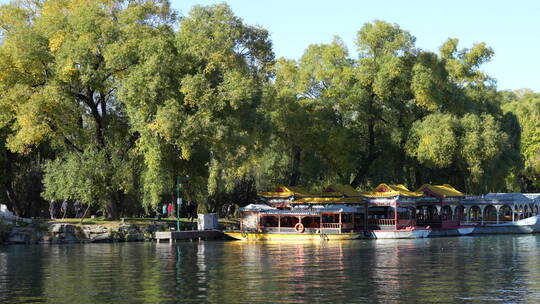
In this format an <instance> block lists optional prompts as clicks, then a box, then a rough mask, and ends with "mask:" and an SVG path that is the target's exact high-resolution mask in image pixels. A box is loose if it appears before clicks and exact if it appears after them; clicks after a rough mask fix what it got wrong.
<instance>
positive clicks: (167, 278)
mask: <svg viewBox="0 0 540 304" xmlns="http://www.w3.org/2000/svg"><path fill="white" fill-rule="evenodd" d="M539 249H540V236H532V235H527V236H482V237H462V238H436V239H424V240H376V241H366V240H358V241H342V242H339V241H338V242H305V243H302V242H281V243H280V242H240V241H238V242H235V241H232V242H193V243H191V242H182V243H177V244H174V245H172V246H171V245H169V244H153V243H122V244H86V245H60V246H29V247H25V246H10V247H2V248H0V289H1V290H2V291H3V292H0V302H1V303H36V302H46V303H113V302H114V303H313V302H316V303H317V302H335V303H344V302H347V303H471V302H474V303H493V302H495V303H497V302H500V303H532V302H540V270H539V269H540V265H539V264H540V263H539V260H540V259H539V258H540V256H539V255H540V253H539V252H540V251H539Z"/></svg>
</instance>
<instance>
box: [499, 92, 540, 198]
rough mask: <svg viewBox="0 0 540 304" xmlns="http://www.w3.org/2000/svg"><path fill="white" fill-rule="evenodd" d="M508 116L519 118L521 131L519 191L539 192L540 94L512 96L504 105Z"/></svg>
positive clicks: (525, 93) (517, 177) (516, 94)
mask: <svg viewBox="0 0 540 304" xmlns="http://www.w3.org/2000/svg"><path fill="white" fill-rule="evenodd" d="M503 109H504V111H505V112H506V113H507V114H511V115H514V116H515V117H517V120H518V122H519V127H520V130H519V131H521V132H520V133H519V135H520V136H519V137H518V138H517V140H518V144H519V146H520V147H521V149H520V154H521V157H522V159H523V164H522V167H517V168H516V169H517V170H516V172H515V174H514V176H513V177H514V179H515V180H516V181H515V182H516V183H517V185H518V187H519V189H516V190H517V191H524V192H538V191H539V189H540V125H539V123H538V122H539V121H540V94H538V93H534V92H532V91H529V90H522V91H517V92H515V93H512V94H511V97H510V100H509V101H508V102H507V103H506V104H504V105H503Z"/></svg>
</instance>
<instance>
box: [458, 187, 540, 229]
mask: <svg viewBox="0 0 540 304" xmlns="http://www.w3.org/2000/svg"><path fill="white" fill-rule="evenodd" d="M461 203H462V205H463V208H464V210H465V215H466V216H465V217H464V219H463V221H464V222H465V223H466V224H470V225H473V227H474V231H473V232H472V233H473V234H502V233H540V216H539V215H538V214H539V211H540V194H539V193H489V194H486V195H482V196H467V197H465V198H464V199H463V200H461Z"/></svg>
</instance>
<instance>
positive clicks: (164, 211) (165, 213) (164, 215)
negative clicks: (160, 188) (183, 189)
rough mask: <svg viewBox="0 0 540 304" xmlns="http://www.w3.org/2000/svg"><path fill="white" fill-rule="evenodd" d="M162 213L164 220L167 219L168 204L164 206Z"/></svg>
mask: <svg viewBox="0 0 540 304" xmlns="http://www.w3.org/2000/svg"><path fill="white" fill-rule="evenodd" d="M162 213H163V217H164V218H165V217H167V203H165V204H163V210H162Z"/></svg>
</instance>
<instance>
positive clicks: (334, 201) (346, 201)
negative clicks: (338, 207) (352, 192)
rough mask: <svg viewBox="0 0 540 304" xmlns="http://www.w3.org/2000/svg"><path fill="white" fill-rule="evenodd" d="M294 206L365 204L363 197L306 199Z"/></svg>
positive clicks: (301, 199)
mask: <svg viewBox="0 0 540 304" xmlns="http://www.w3.org/2000/svg"><path fill="white" fill-rule="evenodd" d="M291 203H294V204H360V203H362V204H363V203H364V200H363V199H362V198H361V197H304V198H300V199H297V200H294V201H291Z"/></svg>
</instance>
